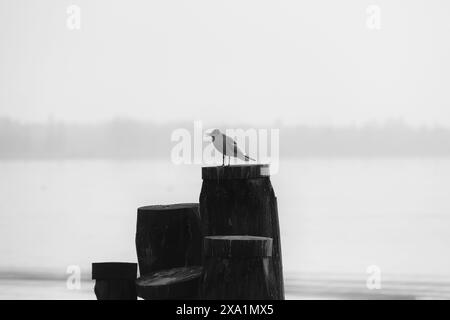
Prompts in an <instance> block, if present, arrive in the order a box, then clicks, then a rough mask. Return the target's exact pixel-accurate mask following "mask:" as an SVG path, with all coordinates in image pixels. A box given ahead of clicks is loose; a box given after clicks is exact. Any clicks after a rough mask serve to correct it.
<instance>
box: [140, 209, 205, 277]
mask: <svg viewBox="0 0 450 320" xmlns="http://www.w3.org/2000/svg"><path fill="white" fill-rule="evenodd" d="M201 246H202V234H201V225H200V218H199V209H198V204H196V203H184V204H174V205H155V206H146V207H141V208H139V209H138V213H137V225H136V251H137V256H138V262H139V270H140V274H141V276H143V275H147V274H149V273H151V272H154V271H158V270H164V269H171V268H175V267H186V266H192V265H200V264H201Z"/></svg>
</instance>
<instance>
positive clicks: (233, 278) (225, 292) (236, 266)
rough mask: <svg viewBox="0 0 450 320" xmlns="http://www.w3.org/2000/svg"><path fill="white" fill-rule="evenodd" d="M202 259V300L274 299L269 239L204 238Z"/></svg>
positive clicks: (248, 237) (276, 291)
mask: <svg viewBox="0 0 450 320" xmlns="http://www.w3.org/2000/svg"><path fill="white" fill-rule="evenodd" d="M203 255H204V272H203V276H202V281H201V285H200V297H201V298H202V299H214V300H216V299H237V300H255V299H256V300H274V299H277V293H278V288H277V286H278V284H277V283H276V281H275V276H274V273H273V270H272V263H271V261H270V260H271V256H272V239H271V238H266V237H252V236H212V237H205V238H204V242H203Z"/></svg>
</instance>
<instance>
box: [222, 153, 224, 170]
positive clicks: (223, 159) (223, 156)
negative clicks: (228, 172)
mask: <svg viewBox="0 0 450 320" xmlns="http://www.w3.org/2000/svg"><path fill="white" fill-rule="evenodd" d="M224 166H225V155H224V154H222V167H224Z"/></svg>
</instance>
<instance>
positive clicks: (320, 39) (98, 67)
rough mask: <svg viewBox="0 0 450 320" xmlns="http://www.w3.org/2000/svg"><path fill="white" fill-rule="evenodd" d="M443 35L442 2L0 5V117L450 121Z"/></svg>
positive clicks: (449, 24)
mask: <svg viewBox="0 0 450 320" xmlns="http://www.w3.org/2000/svg"><path fill="white" fill-rule="evenodd" d="M70 4H76V5H79V6H80V7H81V30H79V31H73V30H72V31H71V30H69V29H68V28H67V27H66V19H67V13H66V9H67V7H68V6H69V5H70ZM370 4H376V5H379V6H380V8H381V30H379V31H375V30H370V29H368V28H367V27H366V20H367V13H366V8H367V6H368V5H370ZM449 35H450V2H449V1H446V0H440V1H438V0H426V1H425V0H420V1H419V0H410V1H404V0H401V1H400V0H390V1H387V0H386V1H361V0H341V1H335V0H326V1H325V0H314V1H313V0H310V1H298V0H291V1H285V0H282V1H280V0H277V1H275V0H272V1H265V0H255V1H248V0H227V1H219V0H217V1H215V0H214V1H212V0H201V1H199V0H185V1H181V0H168V1H155V0H153V1H130V0H127V1H112V0H72V1H62V0H40V1H33V0H27V1H26V0H0V116H10V117H13V118H16V119H19V120H23V121H35V120H38V121H42V120H46V119H48V118H52V119H56V120H65V121H71V122H73V121H77V122H86V121H89V122H95V121H99V120H108V119H111V118H114V117H118V116H123V117H129V118H135V119H146V120H152V121H158V122H171V121H179V120H183V121H186V120H187V121H191V120H203V121H204V122H206V123H208V122H218V121H225V122H229V123H233V122H247V123H255V124H261V123H272V122H274V121H281V122H283V123H286V124H291V123H301V124H347V123H361V122H365V121H367V120H386V119H389V118H402V119H405V120H406V121H408V122H410V123H414V124H433V123H438V124H445V125H448V126H450V41H449Z"/></svg>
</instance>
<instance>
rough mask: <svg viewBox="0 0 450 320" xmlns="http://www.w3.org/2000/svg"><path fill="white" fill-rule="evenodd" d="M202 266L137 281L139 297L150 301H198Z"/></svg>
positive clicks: (162, 272)
mask: <svg viewBox="0 0 450 320" xmlns="http://www.w3.org/2000/svg"><path fill="white" fill-rule="evenodd" d="M202 269H203V268H202V267H201V266H191V267H181V268H173V269H168V270H161V271H157V272H153V273H150V274H148V275H146V276H143V277H140V278H139V279H137V280H136V290H137V294H138V296H139V297H141V298H143V299H148V300H173V299H191V300H192V299H197V298H198V292H199V282H200V277H201V274H202Z"/></svg>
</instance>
